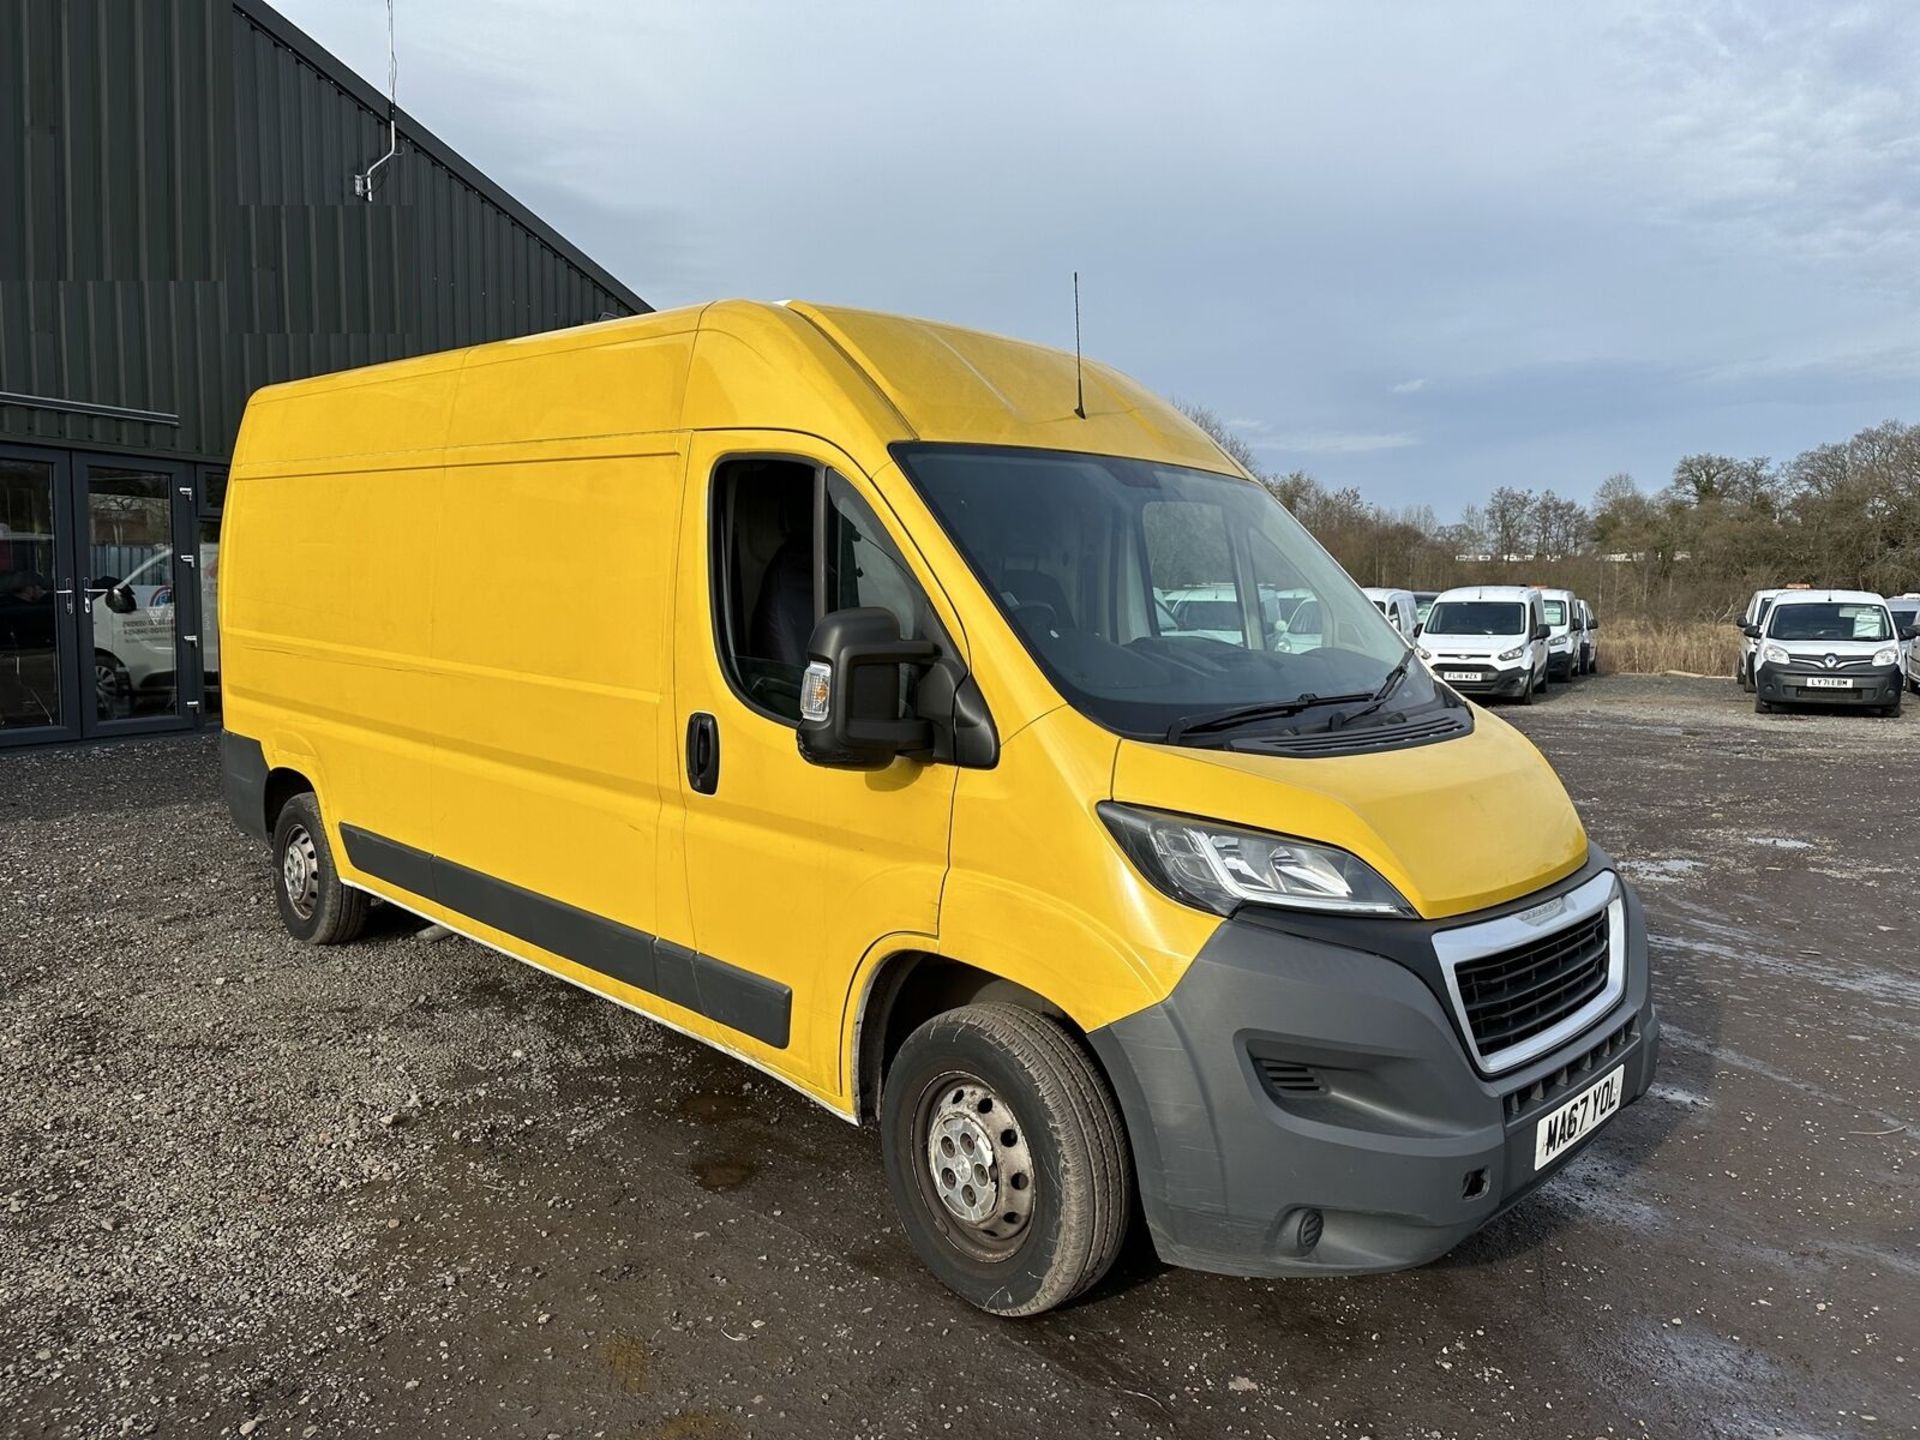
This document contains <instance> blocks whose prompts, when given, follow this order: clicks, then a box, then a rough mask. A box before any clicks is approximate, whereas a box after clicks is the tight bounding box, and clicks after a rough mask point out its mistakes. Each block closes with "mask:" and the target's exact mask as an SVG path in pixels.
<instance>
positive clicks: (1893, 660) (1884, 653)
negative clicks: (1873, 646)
mask: <svg viewBox="0 0 1920 1440" xmlns="http://www.w3.org/2000/svg"><path fill="white" fill-rule="evenodd" d="M1873 663H1874V664H1876V665H1898V664H1899V663H1900V647H1899V646H1897V645H1889V646H1888V647H1887V648H1886V649H1884V650H1876V651H1874V652H1873Z"/></svg>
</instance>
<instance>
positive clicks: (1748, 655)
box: [1733, 585, 1807, 690]
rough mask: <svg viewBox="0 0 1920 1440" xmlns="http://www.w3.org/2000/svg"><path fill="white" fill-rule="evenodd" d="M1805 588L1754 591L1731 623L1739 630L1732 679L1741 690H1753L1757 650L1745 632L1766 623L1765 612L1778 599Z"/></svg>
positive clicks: (1786, 587) (1795, 586)
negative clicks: (1738, 648)
mask: <svg viewBox="0 0 1920 1440" xmlns="http://www.w3.org/2000/svg"><path fill="white" fill-rule="evenodd" d="M1806 588H1807V587H1806V586H1805V585H1776V586H1775V587H1774V588H1773V589H1771V590H1756V591H1754V592H1753V594H1752V595H1750V596H1748V597H1747V608H1746V609H1745V610H1743V611H1741V612H1740V618H1739V619H1738V620H1736V621H1734V622H1733V623H1734V624H1735V625H1736V626H1738V627H1739V630H1740V658H1739V659H1738V660H1736V661H1735V662H1734V666H1733V678H1734V680H1735V681H1736V682H1737V683H1738V684H1739V686H1740V688H1741V689H1742V690H1751V689H1753V652H1754V651H1755V650H1756V649H1758V648H1759V642H1758V641H1756V640H1755V639H1754V637H1753V636H1752V635H1749V634H1748V633H1747V631H1748V630H1749V629H1750V628H1753V627H1757V626H1764V625H1765V624H1766V623H1767V610H1768V608H1769V607H1770V606H1772V604H1773V602H1774V601H1775V600H1776V599H1777V598H1778V597H1780V596H1782V595H1785V594H1786V593H1787V592H1788V591H1789V590H1805V589H1806Z"/></svg>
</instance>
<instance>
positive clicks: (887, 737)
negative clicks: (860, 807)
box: [798, 605, 940, 770]
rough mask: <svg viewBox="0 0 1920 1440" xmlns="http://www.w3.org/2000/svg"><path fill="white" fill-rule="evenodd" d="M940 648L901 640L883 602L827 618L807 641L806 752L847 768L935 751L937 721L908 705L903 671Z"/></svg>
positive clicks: (811, 758) (882, 765)
mask: <svg viewBox="0 0 1920 1440" xmlns="http://www.w3.org/2000/svg"><path fill="white" fill-rule="evenodd" d="M939 655H940V649H939V647H938V646H937V645H935V644H934V643H933V642H932V641H931V640H903V639H901V638H900V622H899V621H898V620H896V619H895V618H894V615H893V612H892V611H891V610H886V609H883V608H881V607H880V606H877V605H865V606H860V607H858V608H855V609H851V610H836V611H834V612H833V613H832V614H830V615H826V616H823V617H821V619H820V621H819V623H818V624H816V625H815V626H814V627H813V634H812V635H811V636H810V637H809V638H808V640H807V657H808V659H809V660H810V661H811V662H812V663H811V664H810V665H808V667H807V674H806V678H805V679H804V680H803V681H802V683H801V713H800V728H799V736H798V739H799V745H800V754H801V757H802V758H803V759H805V760H806V761H807V762H808V763H809V764H812V765H825V766H830V767H833V768H836V769H842V770H884V769H886V768H887V766H889V765H891V764H892V763H893V761H894V758H895V757H896V756H899V755H917V754H926V753H928V752H930V751H931V750H932V749H933V741H934V736H933V726H932V725H931V724H930V723H928V722H927V721H925V720H922V719H919V718H917V717H912V716H909V715H907V714H906V713H905V712H904V710H903V708H902V705H901V699H900V696H901V684H900V671H901V669H902V667H904V666H912V667H915V668H924V667H926V666H929V665H931V664H933V663H934V661H935V660H937V659H938V658H939ZM823 670H824V673H823ZM823 684H824V696H823V697H822V698H821V703H820V704H819V706H818V708H817V709H815V708H813V702H814V701H815V699H816V697H817V696H819V695H820V691H821V688H822V685H823Z"/></svg>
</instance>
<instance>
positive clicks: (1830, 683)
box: [1805, 675, 1853, 690]
mask: <svg viewBox="0 0 1920 1440" xmlns="http://www.w3.org/2000/svg"><path fill="white" fill-rule="evenodd" d="M1805 683H1806V684H1808V685H1810V686H1812V687H1813V688H1814V689H1816V690H1851V689H1852V688H1853V681H1851V680H1849V679H1847V677H1846V676H1844V675H1809V676H1808V677H1807V678H1806V682H1805Z"/></svg>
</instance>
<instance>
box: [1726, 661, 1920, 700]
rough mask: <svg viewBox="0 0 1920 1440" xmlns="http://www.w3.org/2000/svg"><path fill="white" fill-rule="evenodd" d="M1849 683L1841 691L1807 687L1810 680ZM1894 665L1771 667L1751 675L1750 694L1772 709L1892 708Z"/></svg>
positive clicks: (1896, 691) (1896, 686) (1896, 688)
mask: <svg viewBox="0 0 1920 1440" xmlns="http://www.w3.org/2000/svg"><path fill="white" fill-rule="evenodd" d="M1834 679H1841V680H1850V681H1852V682H1853V683H1852V684H1851V685H1849V686H1847V687H1846V688H1844V689H1832V688H1829V687H1827V686H1824V685H1822V686H1815V685H1809V684H1808V683H1807V682H1808V681H1810V680H1834ZM1900 683H1901V677H1900V667H1899V666H1898V665H1880V666H1867V665H1860V666H1853V667H1850V668H1848V669H1845V670H1838V669H1836V670H1828V669H1826V668H1825V667H1824V666H1819V665H1773V664H1769V663H1767V662H1764V661H1763V662H1762V663H1761V664H1760V666H1759V668H1758V669H1756V670H1755V671H1754V692H1755V694H1757V695H1758V696H1759V697H1760V698H1761V699H1762V700H1765V701H1767V702H1768V703H1769V704H1773V705H1894V704H1897V703H1898V702H1899V700H1900Z"/></svg>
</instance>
